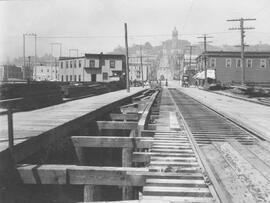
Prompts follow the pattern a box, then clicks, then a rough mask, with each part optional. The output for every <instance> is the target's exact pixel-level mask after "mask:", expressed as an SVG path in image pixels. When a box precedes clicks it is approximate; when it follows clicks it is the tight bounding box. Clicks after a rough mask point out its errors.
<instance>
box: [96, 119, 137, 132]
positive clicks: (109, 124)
mask: <svg viewBox="0 0 270 203" xmlns="http://www.w3.org/2000/svg"><path fill="white" fill-rule="evenodd" d="M97 125H98V128H99V129H118V130H120V129H121V130H135V129H137V126H138V124H137V122H128V121H127V122H123V121H97Z"/></svg>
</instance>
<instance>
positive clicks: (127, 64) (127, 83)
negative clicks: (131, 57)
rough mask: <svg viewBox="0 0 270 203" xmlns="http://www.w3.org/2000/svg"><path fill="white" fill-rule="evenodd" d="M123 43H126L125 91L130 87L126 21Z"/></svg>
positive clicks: (128, 90)
mask: <svg viewBox="0 0 270 203" xmlns="http://www.w3.org/2000/svg"><path fill="white" fill-rule="evenodd" d="M125 45H126V87H127V92H130V87H129V63H128V32H127V23H125Z"/></svg>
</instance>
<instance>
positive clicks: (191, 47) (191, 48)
mask: <svg viewBox="0 0 270 203" xmlns="http://www.w3.org/2000/svg"><path fill="white" fill-rule="evenodd" d="M186 47H188V48H189V69H191V55H192V50H193V48H195V47H196V46H193V45H190V46H186Z"/></svg>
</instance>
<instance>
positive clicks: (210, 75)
mask: <svg viewBox="0 0 270 203" xmlns="http://www.w3.org/2000/svg"><path fill="white" fill-rule="evenodd" d="M204 73H205V71H202V72H199V73H197V74H196V75H194V76H193V78H194V79H199V80H204V79H205V77H204ZM207 78H211V79H216V74H215V70H207Z"/></svg>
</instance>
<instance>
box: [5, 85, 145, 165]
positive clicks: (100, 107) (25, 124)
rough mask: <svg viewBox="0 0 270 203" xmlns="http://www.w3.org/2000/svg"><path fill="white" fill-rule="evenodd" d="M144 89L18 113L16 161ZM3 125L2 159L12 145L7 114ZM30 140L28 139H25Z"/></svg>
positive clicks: (138, 88)
mask: <svg viewBox="0 0 270 203" xmlns="http://www.w3.org/2000/svg"><path fill="white" fill-rule="evenodd" d="M142 90H144V89H142V88H141V87H134V88H131V91H130V93H127V91H126V90H120V91H117V92H110V93H107V94H103V95H99V96H94V97H90V98H84V99H80V100H75V101H70V102H66V103H63V104H59V105H54V106H50V107H47V108H42V109H38V110H34V111H28V112H18V113H14V114H13V124H14V139H15V141H14V143H15V148H14V154H15V159H16V161H20V160H23V159H24V158H25V157H27V156H29V155H31V154H33V153H35V152H36V151H37V150H39V149H40V148H41V147H44V146H46V144H48V142H49V141H50V138H52V137H53V136H62V135H66V134H67V132H69V131H71V130H74V129H78V128H79V127H80V126H83V125H84V123H85V122H89V121H90V120H91V119H94V118H95V117H96V116H97V115H101V114H102V113H103V112H106V111H108V110H110V109H113V108H115V106H116V105H121V104H122V103H124V102H127V101H129V100H131V97H132V96H135V95H137V93H139V92H141V91H142ZM0 124H1V125H0V161H1V158H2V156H5V153H6V152H7V147H8V141H7V138H8V129H7V126H8V125H7V117H6V115H2V116H0ZM30 138H31V139H30ZM26 140H27V142H25V141H26ZM0 165H1V164H0Z"/></svg>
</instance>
